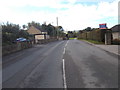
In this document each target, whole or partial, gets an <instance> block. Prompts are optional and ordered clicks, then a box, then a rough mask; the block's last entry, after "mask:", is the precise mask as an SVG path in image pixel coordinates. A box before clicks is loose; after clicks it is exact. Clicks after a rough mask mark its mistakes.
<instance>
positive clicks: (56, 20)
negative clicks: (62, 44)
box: [56, 17, 59, 38]
mask: <svg viewBox="0 0 120 90" xmlns="http://www.w3.org/2000/svg"><path fill="white" fill-rule="evenodd" d="M56 23H57V38H58V33H59V32H58V17H56Z"/></svg>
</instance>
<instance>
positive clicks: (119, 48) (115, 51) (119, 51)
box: [85, 41, 120, 55]
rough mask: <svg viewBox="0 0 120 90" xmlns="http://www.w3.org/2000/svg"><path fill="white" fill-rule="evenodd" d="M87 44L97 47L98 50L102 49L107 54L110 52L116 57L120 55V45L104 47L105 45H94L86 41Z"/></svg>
mask: <svg viewBox="0 0 120 90" xmlns="http://www.w3.org/2000/svg"><path fill="white" fill-rule="evenodd" d="M85 42H87V43H89V44H91V45H93V46H96V47H98V48H101V49H103V50H105V51H107V52H110V53H113V54H116V55H120V45H103V44H93V43H90V42H88V41H85Z"/></svg>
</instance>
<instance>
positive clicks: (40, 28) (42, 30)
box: [33, 25, 47, 32]
mask: <svg viewBox="0 0 120 90" xmlns="http://www.w3.org/2000/svg"><path fill="white" fill-rule="evenodd" d="M33 26H34V25H33ZM34 27H35V28H37V29H38V30H40V31H41V32H47V31H46V30H44V29H43V28H42V27H40V26H34Z"/></svg>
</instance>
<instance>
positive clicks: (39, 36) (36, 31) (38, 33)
mask: <svg viewBox="0 0 120 90" xmlns="http://www.w3.org/2000/svg"><path fill="white" fill-rule="evenodd" d="M27 32H28V33H29V34H31V35H34V38H35V42H36V43H37V42H38V40H43V39H49V35H48V33H47V31H46V30H43V29H42V28H41V27H38V26H31V27H30V28H29V29H28V30H27Z"/></svg>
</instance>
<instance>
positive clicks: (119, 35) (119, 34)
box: [111, 24, 120, 40]
mask: <svg viewBox="0 0 120 90" xmlns="http://www.w3.org/2000/svg"><path fill="white" fill-rule="evenodd" d="M111 30H112V37H113V40H116V39H117V40H120V24H118V25H115V26H113V27H112V28H111Z"/></svg>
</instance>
